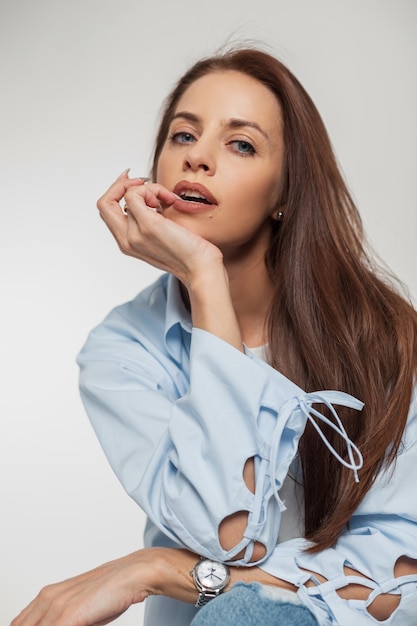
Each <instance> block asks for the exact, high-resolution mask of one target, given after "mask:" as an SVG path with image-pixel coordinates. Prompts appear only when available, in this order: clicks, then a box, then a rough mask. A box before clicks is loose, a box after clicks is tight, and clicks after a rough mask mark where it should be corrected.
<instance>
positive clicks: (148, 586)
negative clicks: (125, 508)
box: [11, 548, 293, 626]
mask: <svg viewBox="0 0 417 626" xmlns="http://www.w3.org/2000/svg"><path fill="white" fill-rule="evenodd" d="M197 560H198V557H197V556H196V555H195V554H193V553H191V552H189V551H187V550H179V549H178V550H176V549H170V548H148V549H144V550H139V551H137V552H134V553H132V554H129V555H127V556H125V557H122V558H120V559H116V560H115V561H111V562H109V563H105V564H104V565H101V566H100V567H97V568H96V569H94V570H91V571H89V572H86V573H84V574H81V575H79V576H76V577H74V578H70V579H68V580H65V581H63V582H60V583H56V584H53V585H49V586H47V587H45V588H44V589H42V590H41V592H40V593H39V595H38V596H37V597H36V598H35V599H34V600H33V601H32V602H31V603H30V604H29V606H28V607H27V608H26V609H24V610H23V611H22V613H21V614H20V615H19V616H18V617H16V619H15V620H13V622H12V624H11V626H36V625H37V624H40V623H42V626H68V624H71V626H97V625H98V624H108V623H109V622H111V621H113V620H115V619H116V618H117V617H119V616H120V615H121V614H122V613H124V612H125V611H126V610H127V609H128V608H129V606H131V605H132V604H135V603H138V602H143V600H145V599H146V598H147V597H148V596H149V595H164V596H168V597H170V598H174V599H176V600H182V601H183V602H188V603H190V604H195V602H196V600H197V597H198V593H197V591H196V589H195V587H194V584H193V581H192V578H191V575H190V571H191V570H192V568H193V566H194V565H195V563H196V562H197ZM253 579H256V580H259V582H265V583H268V584H280V583H279V581H277V580H276V579H275V578H273V577H272V576H270V575H268V574H266V573H265V572H262V571H261V570H256V572H255V571H254V572H251V571H250V570H249V569H247V568H244V569H242V568H236V567H232V568H231V581H230V583H229V587H230V586H231V585H232V584H233V583H235V582H236V581H237V580H246V581H250V580H253ZM281 586H283V587H284V588H286V589H290V590H292V589H293V587H292V585H288V584H287V583H285V582H284V581H282V582H281Z"/></svg>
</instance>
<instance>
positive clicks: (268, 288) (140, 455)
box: [13, 49, 417, 626]
mask: <svg viewBox="0 0 417 626" xmlns="http://www.w3.org/2000/svg"><path fill="white" fill-rule="evenodd" d="M152 181H154V182H150V183H148V184H143V183H144V181H143V180H141V179H129V177H128V172H124V173H123V174H122V175H121V176H120V177H119V178H118V179H117V180H116V182H115V183H114V184H113V185H112V186H111V187H110V189H109V190H108V191H107V192H106V193H105V194H104V195H103V196H102V198H100V200H99V202H98V207H99V210H100V213H101V216H102V217H103V219H104V221H105V222H106V224H107V226H108V227H109V229H110V230H111V232H112V233H113V235H114V237H115V238H116V241H117V243H118V245H119V246H120V248H121V250H122V251H123V252H124V253H125V254H128V255H131V256H134V257H136V258H138V259H141V260H143V261H145V262H147V263H150V264H152V265H154V266H156V267H158V268H160V269H162V270H165V271H166V272H167V273H166V274H164V275H163V276H162V277H161V278H160V279H159V280H158V281H157V282H156V283H155V284H154V285H151V286H150V287H149V288H147V289H146V290H145V291H144V292H143V293H141V294H140V295H139V296H138V297H137V298H136V299H135V300H133V301H132V302H130V303H127V304H125V305H123V306H121V307H118V308H117V309H115V310H114V311H113V312H111V313H110V315H109V316H108V317H107V318H106V320H105V321H104V322H103V323H102V324H101V325H100V326H98V327H97V328H96V329H95V330H94V331H93V332H92V333H91V335H90V337H89V339H88V341H87V344H86V346H85V347H84V348H83V351H82V352H81V354H80V356H79V364H80V366H81V390H82V396H83V400H84V403H85V406H86V409H87V413H88V414H89V417H90V419H91V421H92V423H93V425H94V428H95V429H96V432H97V435H98V437H99V439H100V441H101V444H102V446H103V448H104V450H105V452H106V454H107V456H108V459H109V461H110V463H111V464H112V467H113V469H114V470H115V472H116V474H117V475H118V477H119V479H120V480H121V482H122V484H123V485H124V487H125V489H126V490H127V492H128V493H129V494H130V495H131V496H132V497H133V498H134V499H135V500H136V501H137V502H138V504H139V505H140V506H141V507H142V508H143V510H144V511H145V512H146V513H147V515H148V519H149V521H148V524H147V527H146V531H145V545H146V546H147V547H146V548H145V549H144V550H140V551H138V552H136V553H134V554H132V555H129V556H127V557H124V558H122V559H119V560H117V561H115V562H112V563H110V564H106V565H104V566H101V567H100V568H98V569H97V570H94V571H92V572H88V573H87V574H83V575H81V576H79V577H76V578H75V579H71V580H69V581H66V582H64V583H60V584H59V585H54V586H51V587H47V588H46V589H45V590H43V591H42V592H41V594H40V595H39V596H38V598H37V599H35V600H34V602H33V603H32V604H31V605H29V607H28V608H27V609H26V610H25V611H23V613H22V614H21V616H20V617H18V618H17V619H16V620H15V621H14V622H13V626H33V625H34V624H41V623H42V625H43V626H44V625H47V624H55V625H59V624H65V625H66V626H68V624H74V625H77V626H85V625H91V624H102V623H108V622H109V621H111V619H114V618H115V617H116V616H117V615H119V614H120V613H122V612H123V611H124V610H125V609H126V608H127V607H128V606H130V604H132V603H134V602H140V601H142V600H143V599H144V598H145V597H148V600H147V609H146V611H147V614H146V623H147V624H151V625H152V626H157V625H159V624H168V623H169V624H170V625H177V624H178V625H179V624H187V623H191V621H192V620H193V621H192V623H193V626H203V625H209V624H210V625H211V624H217V623H219V622H221V621H222V622H224V623H227V624H242V623H249V624H263V625H265V624H280V625H283V624H284V625H286V624H288V625H290V624H291V625H293V626H294V625H304V626H309V625H314V624H319V625H323V626H324V625H329V624H339V625H340V626H351V624H352V623H355V624H358V625H360V624H363V625H364V626H365V625H368V626H369V625H371V624H373V623H375V620H386V622H384V623H386V624H390V625H391V624H392V625H400V626H407V625H411V624H413V623H415V606H416V602H417V503H416V501H415V499H411V498H410V496H409V494H410V492H411V489H412V485H411V477H412V476H413V469H414V470H415V468H416V467H417V400H416V397H415V396H414V397H413V387H414V378H415V374H416V361H417V357H416V343H417V340H416V337H417V316H416V313H415V311H414V310H413V308H412V307H411V305H410V304H409V302H407V301H406V299H404V298H403V297H402V296H401V295H399V294H398V293H397V291H396V290H395V289H394V288H393V286H391V285H390V284H389V283H388V281H387V280H386V279H385V278H384V277H381V276H380V272H379V270H378V269H377V268H375V267H374V266H373V264H372V262H371V260H370V259H369V257H368V256H367V255H366V252H365V250H364V243H363V239H364V238H363V233H362V228H361V222H360V218H359V215H358V213H357V210H356V208H355V206H354V204H353V201H352V199H351V197H350V195H349V193H348V191H347V189H346V186H345V184H344V182H343V180H342V177H341V175H340V173H339V171H338V168H337V165H336V161H335V158H334V156H333V153H332V150H331V146H330V143H329V140H328V137H327V134H326V131H325V128H324V126H323V123H322V121H321V119H320V116H319V114H318V113H317V111H316V109H315V107H314V105H313V103H312V102H311V100H310V98H309V96H308V95H307V94H306V92H305V91H304V89H303V88H302V86H301V85H300V84H299V82H298V81H297V80H296V79H295V78H294V76H293V75H292V74H291V73H290V72H289V71H288V70H287V69H286V68H285V67H284V66H283V65H282V64H281V63H280V62H279V61H277V60H275V59H273V58H272V57H271V56H269V55H267V54H265V53H264V52H262V51H258V50H251V49H241V50H240V49H237V50H233V51H231V52H228V53H226V54H224V55H219V56H216V57H213V58H210V59H206V60H203V61H201V62H199V63H197V64H196V65H195V66H194V67H193V68H191V70H189V72H187V73H186V75H185V76H184V77H183V78H182V79H181V80H180V81H179V83H178V84H177V86H176V88H175V89H174V91H173V92H172V94H171V95H170V97H169V98H168V100H167V104H166V108H165V112H164V114H163V118H162V122H161V125H160V129H159V132H158V136H157V140H156V148H155V155H154V164H153V170H152ZM121 202H122V203H123V206H122V207H121V205H120V203H121ZM323 390H334V391H323ZM363 403H364V404H363ZM334 405H337V406H338V409H337V410H338V413H336V410H335V408H334ZM410 407H411V408H410ZM200 557H205V558H208V559H211V562H206V561H203V562H202V563H201V562H200ZM224 563H226V564H228V567H227V566H226V567H224V565H223V564H224ZM200 568H203V570H204V568H206V569H205V571H203V572H201V571H200ZM191 571H193V575H190V572H191ZM229 576H230V578H229ZM213 581H215V582H218V584H215V583H214V582H213ZM235 583H237V584H235ZM223 591H225V593H221V592H223ZM220 594H221V595H220ZM163 596H164V597H163ZM217 596H219V597H217ZM212 598H214V599H212ZM209 600H212V601H210V602H209ZM196 603H197V605H200V606H202V605H205V604H207V606H204V607H203V608H200V609H196V608H195V607H194V605H195V604H196ZM242 616H243V617H242ZM413 620H414V621H413Z"/></svg>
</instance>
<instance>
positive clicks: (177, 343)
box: [165, 274, 192, 361]
mask: <svg viewBox="0 0 417 626" xmlns="http://www.w3.org/2000/svg"><path fill="white" fill-rule="evenodd" d="M166 297H167V304H166V316H165V343H166V346H167V348H168V350H169V352H170V353H171V355H172V356H173V357H174V358H175V359H176V360H177V361H180V359H181V352H182V334H183V331H185V333H187V334H188V335H191V331H192V320H191V314H190V311H189V310H188V309H187V307H186V306H185V304H184V300H183V298H182V295H181V287H180V281H179V280H178V278H176V277H175V276H173V275H172V274H169V276H168V280H167V296H166Z"/></svg>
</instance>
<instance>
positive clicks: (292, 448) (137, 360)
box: [78, 275, 417, 626]
mask: <svg viewBox="0 0 417 626" xmlns="http://www.w3.org/2000/svg"><path fill="white" fill-rule="evenodd" d="M78 362H79V365H80V368H81V376H80V386H81V394H82V399H83V402H84V404H85V407H86V410H87V413H88V415H89V418H90V420H91V423H92V425H93V427H94V429H95V431H96V433H97V436H98V438H99V440H100V442H101V445H102V447H103V449H104V451H105V453H106V455H107V458H108V460H109V462H110V464H111V466H112V467H113V469H114V471H115V473H116V475H117V476H118V478H119V480H120V481H121V483H122V485H123V486H124V488H125V489H126V491H127V492H128V493H129V494H130V495H131V497H132V498H133V499H134V500H135V501H136V502H137V503H138V504H139V506H140V507H141V508H142V509H143V510H144V511H145V512H146V514H147V516H148V522H147V525H146V530H145V545H146V546H173V547H178V546H185V547H187V548H189V549H191V550H193V551H194V552H196V553H197V554H199V555H201V556H206V557H209V558H213V559H216V560H220V561H229V562H230V561H231V560H232V559H233V557H234V555H236V554H237V553H239V552H240V551H241V550H243V551H244V557H243V558H241V559H239V560H238V561H236V563H238V564H240V565H242V566H245V565H247V564H248V562H249V560H250V558H251V554H252V548H253V545H254V542H255V541H258V542H260V543H262V544H264V546H265V547H266V556H265V559H264V560H262V562H260V563H259V567H261V568H262V569H264V570H265V571H267V572H269V573H270V574H272V575H273V576H276V577H278V578H281V579H284V580H287V581H288V582H290V583H292V584H293V585H295V587H297V588H298V594H297V595H298V597H299V599H300V601H301V602H302V603H303V604H304V605H305V606H307V607H308V608H309V610H310V611H311V612H312V613H313V614H314V615H315V617H316V619H317V621H318V623H319V624H320V626H324V625H326V626H327V625H328V624H330V623H331V624H339V626H351V625H352V624H353V623H354V624H355V626H371V625H373V624H374V623H375V621H374V620H373V618H371V617H370V616H369V613H368V611H367V607H368V605H369V604H370V603H371V602H372V600H373V599H374V598H375V597H376V596H378V595H379V594H381V593H395V594H398V595H399V596H400V598H401V602H400V606H399V607H398V609H397V610H396V611H395V613H394V614H393V615H392V616H391V617H390V618H389V619H388V620H386V622H384V626H415V622H413V621H412V619H415V618H414V617H413V618H411V617H410V615H411V613H410V611H412V610H413V607H415V606H417V574H413V575H410V576H408V577H406V576H404V577H402V578H396V577H395V576H394V565H395V563H396V561H397V559H398V558H399V557H401V556H402V555H407V556H409V557H411V558H414V559H417V498H415V497H410V494H413V493H414V492H415V476H416V469H417V398H416V396H414V398H413V402H412V404H411V407H410V414H409V419H408V424H407V428H406V431H405V433H404V437H403V441H402V446H401V449H400V454H399V455H398V458H397V460H396V463H395V465H394V466H393V467H391V468H389V470H388V471H383V472H381V473H380V475H379V476H377V477H376V480H375V482H374V484H373V486H372V488H371V489H370V491H369V492H368V494H367V495H366V497H365V498H364V500H363V501H362V503H361V504H360V506H359V507H358V509H357V511H355V513H354V515H353V517H352V518H351V520H350V523H349V528H347V529H346V530H345V532H344V533H343V534H342V535H341V537H340V538H339V540H338V541H337V543H336V544H335V546H334V547H333V548H331V549H328V550H325V551H323V552H320V553H317V554H310V553H307V552H306V548H307V547H308V545H309V544H308V542H307V541H306V540H305V539H304V538H303V537H294V538H292V539H290V540H289V541H285V542H283V543H279V544H278V543H277V542H278V536H279V530H280V525H281V519H282V516H283V515H285V508H286V507H285V502H283V500H282V499H281V497H280V489H281V487H282V484H283V482H284V480H285V478H286V476H287V473H288V470H289V468H291V467H294V463H296V462H297V447H298V442H299V439H300V437H301V436H302V434H303V431H304V428H305V425H306V422H307V420H313V421H314V422H315V423H316V425H317V426H318V427H319V426H320V423H321V421H322V420H321V417H320V415H319V414H316V413H315V412H314V407H312V404H313V403H314V402H321V401H323V402H325V403H327V404H328V405H337V404H342V405H347V406H352V407H353V408H356V409H360V407H361V403H360V402H359V401H358V400H356V399H354V398H352V397H351V396H348V395H346V394H343V393H341V392H336V391H327V390H325V391H317V393H315V394H307V393H305V392H304V391H303V390H302V389H300V388H299V387H298V386H297V385H295V384H294V383H293V382H291V381H290V380H288V379H287V378H286V377H285V376H283V375H282V374H281V373H280V372H277V371H276V370H275V369H273V368H272V367H270V366H269V365H268V364H267V363H265V362H264V361H262V360H261V359H259V358H257V357H256V356H254V355H253V354H251V353H250V351H248V352H247V354H244V353H241V352H240V351H238V350H236V349H235V348H233V347H232V346H230V345H229V344H228V343H226V342H224V341H222V340H221V339H219V338H218V337H216V336H214V335H212V334H210V333H208V332H206V331H203V330H201V329H196V328H194V329H192V327H191V320H190V315H189V313H188V311H187V310H186V308H185V306H184V304H183V301H182V299H181V295H180V289H179V285H178V281H177V280H176V279H175V278H173V277H172V276H168V275H163V276H162V277H161V278H160V279H158V281H156V283H154V284H153V285H151V286H150V287H148V288H147V289H145V290H144V291H143V292H142V293H141V294H139V295H138V296H137V297H136V298H135V299H134V300H132V301H131V302H128V303H126V304H124V305H122V306H120V307H117V308H116V309H114V310H113V311H112V312H111V313H110V314H109V315H108V316H107V318H106V319H105V320H104V321H103V323H102V324H100V325H99V326H98V327H97V328H95V329H94V330H93V331H92V332H91V333H90V335H89V338H88V340H87V343H86V345H85V346H84V348H83V350H82V351H81V353H80V355H79V357H78ZM357 415H358V419H361V414H360V411H358V413H357ZM336 421H337V420H336ZM337 429H338V432H339V434H340V436H341V437H342V438H343V440H344V443H345V445H346V448H347V452H348V456H349V467H350V468H351V469H352V471H353V473H354V474H355V473H356V468H358V467H359V466H360V461H361V459H360V458H359V457H358V456H357V455H356V454H355V448H354V446H353V445H352V444H351V442H349V440H348V439H347V438H346V436H345V434H344V429H343V425H342V424H341V423H337ZM323 445H326V443H325V441H324V442H323ZM251 457H253V458H254V459H255V474H256V489H255V493H254V494H253V493H251V492H250V491H249V490H248V489H247V487H246V485H245V483H244V481H243V478H242V473H243V468H244V465H245V462H246V460H247V459H248V458H251ZM242 509H244V510H247V511H249V515H248V525H247V528H246V531H245V533H244V538H243V540H242V541H241V542H239V543H238V544H237V545H236V546H234V547H233V548H232V549H230V550H228V551H227V550H224V549H223V547H222V545H221V544H220V541H219V538H218V528H219V525H220V523H221V521H222V520H223V519H224V518H225V517H227V516H229V515H231V514H232V513H234V512H236V511H240V510H242ZM344 566H349V567H351V568H352V569H354V570H357V571H358V572H361V573H362V574H363V575H364V576H365V577H366V578H361V579H357V578H354V579H353V580H352V578H347V577H346V575H345V573H344ZM309 572H313V573H318V574H321V575H322V576H323V577H324V578H325V579H326V580H327V582H325V583H323V584H321V585H320V584H315V585H313V586H309V585H307V584H306V583H307V582H308V581H309V580H313V582H314V580H315V579H314V576H313V575H312V574H310V573H309ZM359 581H360V583H361V584H366V585H367V586H368V587H369V591H370V596H369V598H368V600H366V601H365V600H361V601H359V600H355V601H346V600H343V599H342V598H340V596H339V595H338V593H337V590H338V589H339V588H341V587H343V586H345V585H347V584H349V583H354V582H359ZM156 603H157V600H155V605H156ZM171 603H175V601H174V600H172V601H171ZM168 604H169V603H168ZM168 604H167V603H166V605H167V606H168ZM172 613H173V612H172ZM172 613H171V612H170V611H168V610H167V611H166V619H167V622H166V623H170V626H184V625H185V624H189V623H190V621H191V620H190V618H189V613H188V612H187V616H185V613H184V619H181V617H178V620H177V621H170V617H171V616H172ZM180 613H181V610H179V611H178V614H180ZM413 615H414V613H413ZM410 620H411V621H410ZM147 623H148V624H150V625H151V626H156V625H157V622H153V621H152V612H151V611H149V618H147ZM161 623H163V622H161Z"/></svg>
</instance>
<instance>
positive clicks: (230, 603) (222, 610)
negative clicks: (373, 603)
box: [191, 582, 318, 626]
mask: <svg viewBox="0 0 417 626" xmlns="http://www.w3.org/2000/svg"><path fill="white" fill-rule="evenodd" d="M219 624H225V625H227V626H317V624H318V623H317V620H316V618H315V617H314V615H313V614H312V613H311V612H310V611H309V610H308V609H307V608H306V607H305V606H303V605H302V604H294V602H288V601H286V600H283V599H280V598H279V596H278V597H274V596H273V594H272V593H270V592H265V590H264V588H263V587H262V585H260V584H259V583H249V584H247V583H240V582H239V583H236V584H235V585H233V587H232V588H231V589H230V591H228V592H227V593H223V594H222V595H221V596H219V597H218V598H216V599H215V600H211V601H210V602H209V603H208V604H207V605H206V606H205V607H203V608H202V609H200V610H199V612H198V614H197V616H196V617H195V618H194V619H193V621H192V622H191V626H219Z"/></svg>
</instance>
